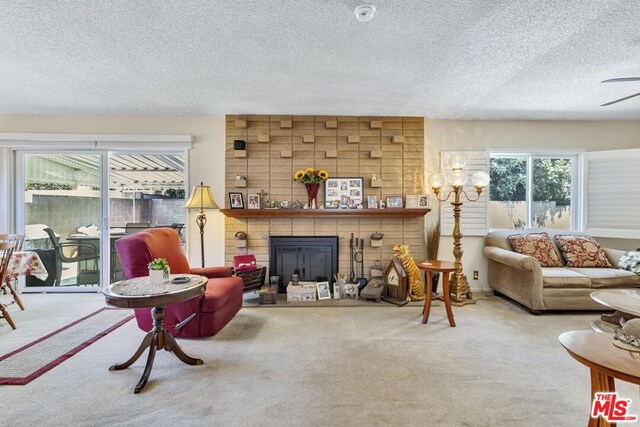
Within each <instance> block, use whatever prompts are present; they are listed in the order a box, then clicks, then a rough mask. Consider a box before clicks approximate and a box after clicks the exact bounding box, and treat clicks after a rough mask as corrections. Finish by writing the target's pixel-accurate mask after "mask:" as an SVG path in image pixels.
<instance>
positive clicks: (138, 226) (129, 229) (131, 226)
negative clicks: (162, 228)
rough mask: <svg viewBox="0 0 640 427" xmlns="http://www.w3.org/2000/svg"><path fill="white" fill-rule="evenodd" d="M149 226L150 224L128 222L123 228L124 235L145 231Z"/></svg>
mask: <svg viewBox="0 0 640 427" xmlns="http://www.w3.org/2000/svg"><path fill="white" fill-rule="evenodd" d="M150 225H151V222H149V221H147V222H128V223H126V224H125V226H124V234H127V235H129V234H133V233H137V232H138V231H142V230H146V229H147V228H149V226H150Z"/></svg>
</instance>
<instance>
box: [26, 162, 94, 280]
mask: <svg viewBox="0 0 640 427" xmlns="http://www.w3.org/2000/svg"><path fill="white" fill-rule="evenodd" d="M18 158H19V162H18V164H17V166H18V167H17V168H16V170H17V171H18V180H17V181H18V185H17V191H16V194H17V199H18V204H17V206H21V207H22V215H16V218H18V220H19V222H20V220H21V222H22V224H21V225H22V226H23V228H22V227H19V229H23V230H24V233H25V243H24V249H25V250H30V251H34V252H36V253H37V254H38V255H39V256H40V259H41V260H42V262H43V264H44V266H45V268H46V269H47V272H48V273H49V276H48V278H47V279H46V280H39V279H37V278H36V277H34V276H25V281H24V289H23V291H27V292H28V291H37V292H41V291H43V290H44V291H54V292H55V291H61V290H64V291H84V292H88V291H89V292H90V291H97V290H98V289H100V287H101V277H100V272H101V265H102V262H101V252H102V251H101V247H102V245H101V229H102V226H103V224H104V217H105V216H106V215H103V213H102V211H103V209H102V206H101V200H102V191H101V188H102V182H101V176H102V174H101V170H102V168H101V160H102V155H101V154H97V153H73V154H71V153H69V154H59V153H23V154H21V155H19V156H18ZM18 211H20V209H18Z"/></svg>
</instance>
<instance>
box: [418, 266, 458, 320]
mask: <svg viewBox="0 0 640 427" xmlns="http://www.w3.org/2000/svg"><path fill="white" fill-rule="evenodd" d="M416 265H417V266H418V268H420V269H421V270H424V271H425V273H426V274H425V276H427V289H426V294H427V297H426V298H425V301H424V308H423V309H422V323H423V324H425V323H427V322H428V321H429V311H431V301H432V300H440V301H444V307H445V309H446V310H447V318H448V319H449V326H451V327H452V328H455V327H456V321H455V320H454V319H453V311H452V310H451V294H450V292H449V276H450V274H451V272H453V271H456V266H455V264H454V263H452V262H448V261H437V260H427V261H423V262H421V263H416ZM432 272H434V273H442V296H435V297H434V296H433V295H432V293H433V292H432V291H433V283H432V280H431V273H432Z"/></svg>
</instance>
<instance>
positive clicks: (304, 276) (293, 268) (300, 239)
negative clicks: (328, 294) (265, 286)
mask: <svg viewBox="0 0 640 427" xmlns="http://www.w3.org/2000/svg"><path fill="white" fill-rule="evenodd" d="M337 272H338V236H270V237H269V275H270V276H280V279H279V281H278V290H279V292H281V293H285V292H287V284H288V283H289V282H290V281H291V275H292V274H297V275H298V277H299V279H300V280H301V281H328V282H331V283H332V282H333V274H334V273H337Z"/></svg>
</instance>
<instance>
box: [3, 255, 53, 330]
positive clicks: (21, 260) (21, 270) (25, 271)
mask: <svg viewBox="0 0 640 427" xmlns="http://www.w3.org/2000/svg"><path fill="white" fill-rule="evenodd" d="M29 275H30V276H35V277H37V278H38V279H40V280H47V277H48V276H49V272H48V271H47V269H46V268H45V266H44V264H43V263H42V260H41V259H40V256H38V254H37V253H36V252H33V251H14V252H13V254H12V255H11V258H10V259H9V264H8V265H7V270H6V272H5V275H4V277H2V278H1V279H2V283H0V285H2V288H3V289H6V290H8V291H9V292H10V293H11V296H12V298H13V301H15V303H16V304H18V307H20V310H24V304H22V300H21V299H20V295H19V294H18V292H17V291H16V289H15V287H14V286H13V285H12V282H14V281H15V280H16V279H17V278H18V277H20V276H29ZM10 324H11V327H12V328H13V329H15V324H13V322H10Z"/></svg>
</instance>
